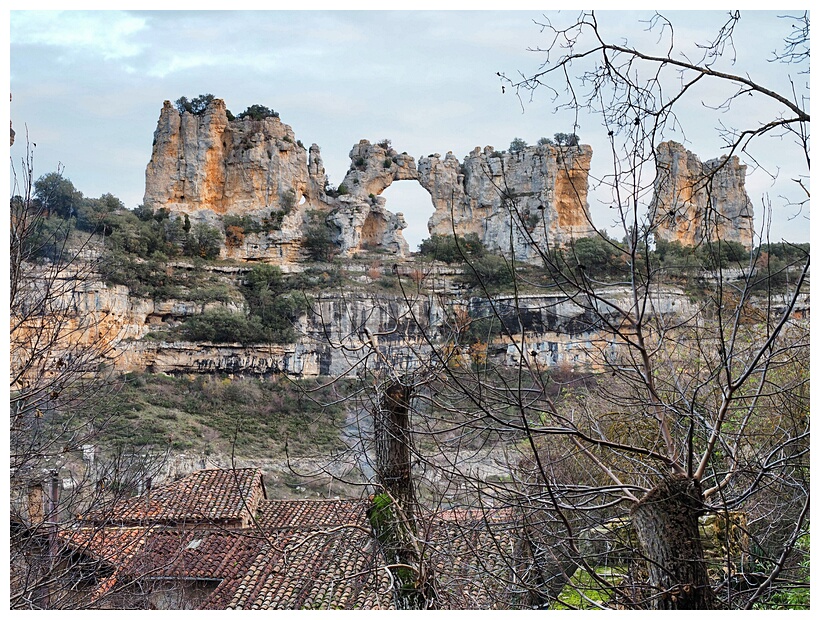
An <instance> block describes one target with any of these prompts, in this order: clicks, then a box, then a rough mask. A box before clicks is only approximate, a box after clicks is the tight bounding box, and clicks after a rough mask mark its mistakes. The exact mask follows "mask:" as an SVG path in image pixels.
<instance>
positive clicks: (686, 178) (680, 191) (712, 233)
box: [651, 142, 754, 248]
mask: <svg viewBox="0 0 820 620" xmlns="http://www.w3.org/2000/svg"><path fill="white" fill-rule="evenodd" d="M656 168H657V173H656V177H655V195H654V198H653V202H652V206H651V218H652V222H653V224H654V225H655V235H656V236H657V237H658V238H660V239H664V240H666V241H678V242H680V243H681V244H683V245H686V246H693V245H698V244H700V243H701V242H702V241H705V240H716V239H722V240H724V241H736V242H738V243H741V244H742V245H744V246H745V247H747V248H748V247H751V246H752V244H753V232H754V221H753V209H752V204H751V201H750V200H749V196H748V194H747V193H746V166H744V165H742V164H741V163H740V160H739V159H738V158H737V157H736V156H733V157H720V158H718V159H710V160H709V161H707V162H705V163H702V162H701V161H700V159H699V158H698V156H697V155H695V154H694V153H692V152H691V151H688V150H686V149H685V148H684V147H683V145H681V144H678V143H677V142H663V143H661V144H659V145H658V147H657V149H656Z"/></svg>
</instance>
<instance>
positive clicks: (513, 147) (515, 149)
mask: <svg viewBox="0 0 820 620" xmlns="http://www.w3.org/2000/svg"><path fill="white" fill-rule="evenodd" d="M525 148H527V143H526V142H525V141H524V140H522V139H521V138H513V141H512V142H510V153H520V152H521V151H523V150H524V149H525Z"/></svg>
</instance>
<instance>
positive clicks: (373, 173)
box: [144, 99, 753, 265]
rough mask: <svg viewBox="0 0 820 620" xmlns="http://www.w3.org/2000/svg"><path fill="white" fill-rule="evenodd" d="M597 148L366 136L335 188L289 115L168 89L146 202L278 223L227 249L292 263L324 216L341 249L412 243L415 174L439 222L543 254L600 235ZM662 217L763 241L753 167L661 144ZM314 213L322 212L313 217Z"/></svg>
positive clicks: (521, 253)
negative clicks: (433, 149) (748, 176)
mask: <svg viewBox="0 0 820 620" xmlns="http://www.w3.org/2000/svg"><path fill="white" fill-rule="evenodd" d="M591 160H592V149H591V148H590V147H589V146H584V145H581V146H575V147H566V146H552V145H539V146H530V147H525V148H523V149H521V150H519V151H516V152H505V153H501V152H498V151H496V150H495V149H493V148H492V147H490V146H487V147H485V148H484V149H483V150H481V149H479V148H478V147H477V148H476V149H475V150H474V151H473V152H472V153H470V154H469V155H467V157H465V158H464V161H463V162H459V160H458V159H457V158H456V157H455V156H454V155H453V154H452V153H448V154H447V155H446V156H445V157H444V158H442V157H441V156H440V155H438V154H435V155H430V156H428V157H422V158H420V159H419V162H418V167H416V163H415V160H414V159H413V158H412V157H411V156H410V155H408V154H407V153H398V152H397V151H396V150H395V149H394V148H392V146H391V145H390V143H389V141H382V142H380V143H378V144H371V143H370V142H369V141H367V140H362V141H360V142H359V143H358V144H356V145H354V146H353V148H352V149H351V151H350V162H351V163H350V168H349V169H348V171H347V174H346V175H345V178H344V180H343V181H342V183H340V185H339V188H338V190H333V189H332V188H329V187H328V186H327V175H326V173H325V168H324V165H323V163H322V157H321V153H320V150H319V147H318V146H317V145H315V144H314V145H312V146H311V147H310V149H309V150H307V149H305V147H304V146H302V144H301V142H300V141H299V140H297V139H296V136H295V135H294V133H293V130H292V129H291V128H290V127H289V126H288V125H286V124H284V123H283V122H281V121H280V120H279V118H278V117H269V118H265V119H263V120H251V119H242V120H230V121H229V120H228V114H227V110H226V107H225V103H224V102H223V101H222V100H220V99H215V100H214V101H213V102H212V103H211V104H210V105H209V106H208V108H207V109H206V110H205V111H204V112H203V113H201V114H196V115H195V114H191V113H189V112H185V113H180V112H179V111H178V110H177V109H176V108H175V107H174V106H173V105H172V104H171V103H170V102H168V101H166V102H165V104H164V106H163V109H162V111H161V113H160V118H159V122H158V123H157V129H156V131H155V133H154V146H153V152H152V155H151V161H150V162H149V164H148V167H147V169H146V173H145V177H146V183H145V198H144V203H145V205H146V206H150V207H151V208H153V209H155V210H156V209H159V208H166V209H168V210H169V211H170V212H171V213H172V214H174V215H175V216H180V215H182V214H185V215H188V216H189V217H190V218H191V220H193V221H205V222H207V223H209V224H211V225H216V226H222V218H223V217H224V216H226V215H233V216H250V217H251V218H253V219H255V220H256V221H257V222H261V221H263V220H266V219H268V220H269V221H270V220H276V221H277V222H278V224H277V225H276V226H273V227H269V228H268V229H266V230H265V231H264V232H258V230H257V231H250V232H248V234H247V235H245V236H243V237H242V238H241V239H237V237H233V238H232V243H228V244H226V245H225V247H224V248H223V251H222V256H223V257H226V258H235V259H239V260H262V261H266V262H272V263H276V264H280V265H288V264H292V263H295V262H299V261H300V260H303V258H304V253H303V247H302V246H303V242H304V239H305V236H306V232H307V230H308V228H309V226H311V222H312V221H314V222H315V217H316V214H318V215H319V219H320V221H323V222H324V223H326V224H327V225H328V226H329V228H330V231H331V236H332V240H333V243H334V244H335V245H336V248H337V250H338V251H339V252H340V253H341V255H342V256H345V257H351V256H355V255H357V254H359V253H361V252H367V251H374V250H376V251H381V252H387V253H390V254H393V255H395V256H396V257H405V256H407V255H408V254H409V248H408V245H407V242H406V241H405V240H404V238H403V236H402V230H403V229H404V228H406V226H407V224H406V222H405V220H404V216H403V214H401V213H393V212H391V211H390V210H389V209H388V208H387V204H386V202H385V199H384V198H383V197H382V196H381V194H382V192H384V190H385V189H386V188H387V187H389V186H390V185H391V184H392V183H393V182H395V181H406V180H410V181H417V182H418V183H420V184H421V185H422V187H424V188H425V189H426V190H427V191H428V192H429V193H430V196H431V198H432V202H433V206H434V207H435V212H434V213H433V216H432V217H431V218H430V221H429V223H428V230H429V231H430V233H431V234H441V235H451V234H452V233H453V230H455V232H456V233H457V234H459V235H467V234H470V233H475V234H476V235H477V236H478V238H479V239H480V240H481V241H482V242H483V243H484V244H485V246H486V247H487V248H488V249H490V250H491V251H495V252H503V253H505V254H508V255H510V254H513V255H515V256H516V257H517V258H518V259H520V260H524V261H532V262H538V260H539V259H538V252H537V249H538V248H546V247H547V246H556V245H563V244H566V243H568V242H570V241H571V240H573V239H577V238H580V237H586V236H590V235H591V234H593V226H592V222H591V221H590V217H589V205H588V203H587V192H588V177H589V172H590V164H591ZM657 162H658V174H657V178H656V181H655V198H654V200H653V203H652V207H651V216H652V219H653V221H654V222H655V224H656V226H657V235H658V236H659V237H660V238H662V239H667V240H670V241H672V240H676V241H680V242H681V243H683V244H685V245H694V244H697V243H699V242H700V241H701V240H703V239H707V238H709V239H715V238H718V237H719V238H721V239H725V240H732V241H738V242H740V243H742V244H743V245H745V246H750V245H751V244H752V229H753V222H752V208H751V205H750V202H749V199H748V196H747V195H746V191H745V173H746V168H745V166H742V165H740V163H739V161H738V159H737V158H736V157H733V158H730V159H726V158H722V159H714V160H710V161H707V162H706V163H701V161H700V160H699V159H698V157H697V156H696V155H694V154H693V153H691V152H689V151H687V150H686V149H684V148H683V147H682V146H681V145H680V144H676V143H674V142H666V143H663V144H661V145H660V146H659V147H658V152H657ZM311 214H313V215H311Z"/></svg>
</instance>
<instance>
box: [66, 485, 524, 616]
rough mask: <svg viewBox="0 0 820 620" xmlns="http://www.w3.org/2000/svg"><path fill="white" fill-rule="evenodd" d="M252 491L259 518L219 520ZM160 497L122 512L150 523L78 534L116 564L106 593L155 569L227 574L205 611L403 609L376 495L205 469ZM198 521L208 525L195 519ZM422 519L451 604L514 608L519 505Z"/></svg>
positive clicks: (76, 542) (183, 575)
mask: <svg viewBox="0 0 820 620" xmlns="http://www.w3.org/2000/svg"><path fill="white" fill-rule="evenodd" d="M243 494H244V495H245V497H248V498H249V499H248V500H247V504H249V505H250V506H251V507H253V508H255V520H254V522H253V524H252V525H251V526H250V527H237V526H236V525H235V524H228V525H227V526H226V527H214V526H213V525H212V524H213V523H215V522H219V521H220V520H221V521H223V522H226V521H230V520H232V519H238V518H239V517H240V516H241V515H242V512H243V510H245V506H244V504H243V501H242V497H243ZM150 500H151V501H150V502H147V501H146V499H145V498H144V497H143V498H133V500H129V501H128V502H125V505H124V506H121V507H119V508H118V509H117V510H115V511H114V513H113V514H115V515H117V517H118V519H119V520H118V521H111V522H110V523H123V522H126V523H127V522H129V520H141V522H142V523H144V524H147V525H146V526H145V527H105V528H97V529H96V530H92V529H90V528H89V529H87V530H78V531H76V532H73V533H72V538H71V544H72V546H74V547H75V548H77V549H82V550H84V552H86V553H88V554H89V555H92V556H95V557H97V558H99V559H103V560H105V561H106V562H108V563H109V564H110V565H112V566H115V571H114V573H113V575H111V577H110V578H109V579H108V580H107V581H106V582H104V583H103V585H102V587H101V588H100V593H102V592H104V591H105V590H106V589H110V588H114V587H115V585H116V583H117V580H118V579H119V580H120V583H127V582H128V581H129V580H131V579H133V578H139V577H142V576H147V577H148V578H156V579H186V580H187V579H195V580H214V581H218V585H216V588H215V589H214V590H213V591H212V592H211V593H210V595H209V596H208V598H207V599H206V600H205V601H204V603H203V604H202V608H203V609H384V608H392V607H393V599H392V593H391V591H390V587H391V578H390V575H389V573H388V571H387V570H386V568H385V564H386V562H385V560H384V557H383V556H382V554H381V552H380V550H379V546H378V544H377V543H376V541H375V540H374V538H373V535H372V532H371V529H370V524H369V521H368V518H367V514H366V511H367V508H368V507H369V505H370V504H369V501H367V500H290V501H286V500H266V499H264V489H263V487H262V480H261V475H260V473H259V472H258V470H252V469H249V470H236V471H230V470H226V471H219V470H203V471H200V472H195V473H194V474H191V475H190V476H188V477H186V478H184V479H182V480H178V481H175V482H172V483H170V484H169V485H166V486H165V487H161V488H157V489H155V490H153V491H152V493H151V498H150ZM146 506H148V507H149V509H146ZM197 520H199V521H197ZM192 521H194V522H198V523H200V526H199V529H191V528H187V526H188V525H189V524H190V523H191V522H192ZM421 522H422V523H426V524H427V525H426V526H425V527H422V529H421V530H420V531H419V537H420V538H421V539H422V540H424V541H425V542H426V543H427V544H426V545H423V548H424V549H425V553H426V554H428V555H427V558H428V559H429V561H430V564H431V565H432V568H433V571H434V574H435V577H436V581H437V593H438V597H439V606H440V607H441V608H444V609H447V608H449V609H493V608H499V607H507V606H509V604H510V594H511V592H513V591H514V590H515V588H516V578H515V567H513V566H511V565H509V563H508V558H510V557H511V556H512V555H513V549H514V544H515V539H516V525H515V518H514V515H513V514H512V513H511V512H510V511H508V510H492V509H490V510H470V509H454V510H449V511H446V512H442V513H439V514H437V515H426V516H425V517H424V518H423V519H421ZM208 523H211V525H208ZM180 524H183V525H184V526H186V528H187V529H181V528H179V527H178V526H179V525H180ZM100 593H98V594H97V596H100Z"/></svg>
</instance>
